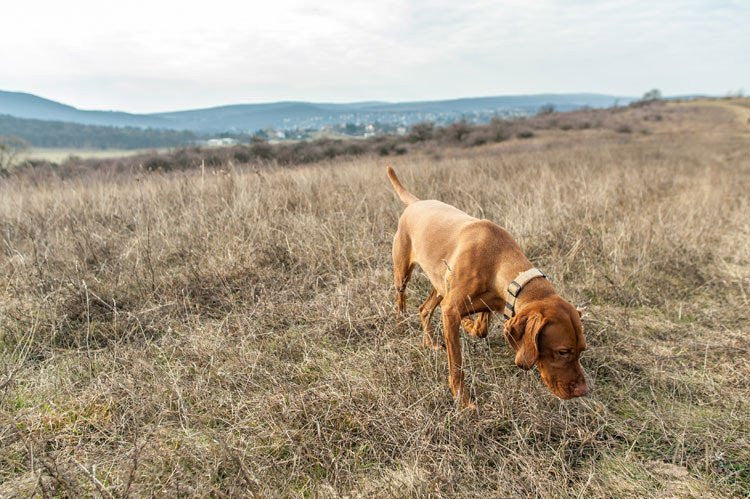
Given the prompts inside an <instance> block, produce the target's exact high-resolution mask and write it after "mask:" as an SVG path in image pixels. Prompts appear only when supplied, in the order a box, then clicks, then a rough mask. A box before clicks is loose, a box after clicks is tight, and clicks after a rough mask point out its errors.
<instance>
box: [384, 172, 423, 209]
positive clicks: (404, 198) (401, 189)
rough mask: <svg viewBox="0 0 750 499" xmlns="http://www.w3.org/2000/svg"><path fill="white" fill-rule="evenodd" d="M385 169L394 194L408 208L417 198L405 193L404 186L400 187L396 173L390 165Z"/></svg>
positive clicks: (407, 192)
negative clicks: (394, 191)
mask: <svg viewBox="0 0 750 499" xmlns="http://www.w3.org/2000/svg"><path fill="white" fill-rule="evenodd" d="M386 169H387V171H388V178H389V179H391V184H393V188H394V189H395V190H396V194H398V197H400V198H401V201H403V202H404V204H405V205H407V206H408V205H410V204H412V203H414V202H415V201H419V199H418V198H417V196H415V195H414V194H412V193H411V192H409V191H407V190H406V189H405V188H404V186H403V185H401V182H400V181H399V180H398V177H397V176H396V172H395V171H394V170H393V168H392V167H391V165H388V166H387V167H386Z"/></svg>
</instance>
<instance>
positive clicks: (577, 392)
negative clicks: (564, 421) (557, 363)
mask: <svg viewBox="0 0 750 499" xmlns="http://www.w3.org/2000/svg"><path fill="white" fill-rule="evenodd" d="M588 393H589V386H588V385H587V384H586V382H585V381H582V382H580V383H578V384H577V385H576V387H575V388H573V393H572V395H573V396H574V397H584V396H586V395H588Z"/></svg>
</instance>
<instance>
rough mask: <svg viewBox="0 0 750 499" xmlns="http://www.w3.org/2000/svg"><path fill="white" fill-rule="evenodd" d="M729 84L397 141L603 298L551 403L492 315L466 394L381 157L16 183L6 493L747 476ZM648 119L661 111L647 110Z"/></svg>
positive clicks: (0, 305)
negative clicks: (572, 385) (450, 367)
mask: <svg viewBox="0 0 750 499" xmlns="http://www.w3.org/2000/svg"><path fill="white" fill-rule="evenodd" d="M737 109H738V108H737V105H736V104H734V103H727V102H722V103H715V102H704V103H691V104H673V105H665V106H661V107H659V108H657V109H655V110H653V111H649V112H645V113H644V112H643V110H642V109H631V110H627V111H624V112H622V114H621V115H618V116H619V117H618V119H621V120H624V121H625V122H626V121H627V120H630V121H631V122H632V123H631V124H630V125H629V126H628V128H627V130H626V129H625V128H624V126H625V124H626V123H625V124H623V128H622V129H621V130H620V131H619V132H618V131H615V130H612V129H606V128H603V129H579V130H576V129H571V130H567V131H565V130H549V131H542V132H539V133H536V134H535V135H534V137H533V138H528V139H517V138H513V139H510V140H507V141H504V142H501V143H498V144H490V145H484V146H480V147H474V148H442V149H439V150H433V151H429V150H424V151H421V152H415V153H410V154H406V155H403V156H398V157H397V158H395V160H394V162H393V164H394V167H395V168H396V169H397V171H398V172H399V175H400V177H401V180H402V181H403V182H404V184H405V185H406V186H407V187H408V188H409V189H410V190H411V191H412V192H414V193H415V194H416V195H417V196H419V197H422V198H437V199H441V200H443V201H445V202H448V203H451V204H454V205H456V206H458V207H459V208H461V209H464V210H465V211H467V212H468V213H470V214H473V215H476V216H479V217H484V218H489V219H492V220H494V221H496V222H498V223H499V224H501V225H503V226H504V227H506V228H507V229H508V230H509V231H510V232H511V233H512V234H513V235H514V236H516V238H517V240H518V242H519V243H520V244H521V246H522V248H523V249H524V251H525V252H526V254H527V255H528V256H529V258H530V259H531V260H532V261H533V262H534V263H535V264H536V265H537V266H538V267H539V268H541V269H543V270H545V271H546V272H547V273H548V274H549V275H550V276H551V278H552V279H553V282H554V283H555V285H556V286H557V288H558V291H559V292H560V293H561V294H562V295H563V296H564V297H566V298H567V299H569V300H570V301H571V302H573V303H576V304H578V305H585V306H587V313H586V314H585V316H584V319H583V323H584V327H585V330H586V334H587V343H588V345H589V349H588V350H587V352H586V353H585V354H584V356H583V357H582V364H583V366H584V368H585V369H586V370H587V373H588V377H589V380H590V382H591V385H592V393H591V395H590V396H588V397H586V398H584V399H577V400H573V401H569V402H561V401H559V400H557V399H555V398H553V397H552V396H551V395H550V394H549V393H548V391H547V390H546V388H544V387H543V386H542V384H541V381H540V380H539V379H538V374H537V373H536V372H534V371H530V372H524V371H521V370H519V369H518V368H516V366H515V365H514V363H513V356H512V354H511V350H510V348H509V347H508V346H507V345H506V344H505V341H504V339H503V338H502V334H501V331H500V327H501V322H502V321H501V318H500V316H499V315H498V316H497V317H495V318H494V322H493V326H492V329H491V331H490V335H489V337H488V339H487V340H474V339H471V338H469V337H468V336H464V338H463V339H462V341H463V344H464V358H465V365H466V366H467V373H466V379H467V384H468V386H469V387H470V390H471V392H472V395H473V396H474V397H475V398H476V400H477V402H478V411H477V412H468V411H462V412H461V411H458V410H457V408H456V407H455V406H454V404H453V402H452V399H451V396H450V391H449V389H448V385H447V382H446V380H447V365H446V359H445V353H444V352H442V351H441V352H433V351H427V350H424V349H423V348H422V347H421V331H420V328H419V320H418V317H417V314H416V307H417V306H418V305H419V303H420V302H421V299H423V298H424V297H425V296H426V294H427V292H428V290H429V283H428V282H427V280H426V279H425V278H424V277H421V276H419V272H417V273H416V275H415V277H414V278H413V279H412V282H411V284H410V286H409V288H408V293H409V302H408V310H409V312H410V319H409V323H408V325H407V327H406V328H405V331H404V333H402V334H399V333H398V332H397V331H396V327H395V322H394V304H393V298H394V290H393V289H392V284H391V263H390V243H391V238H392V236H393V233H394V231H395V228H396V221H397V218H398V216H399V213H400V210H401V209H402V206H401V204H400V202H399V201H398V200H397V198H396V196H395V195H394V194H393V192H392V191H391V188H390V185H389V183H388V181H387V179H386V176H385V164H384V160H383V159H382V158H378V157H375V156H362V157H358V158H348V159H347V158H344V159H336V160H332V161H330V162H322V163H318V164H314V165H310V166H304V167H297V168H289V169H258V170H251V169H250V168H233V167H231V166H230V167H226V168H224V169H223V170H221V171H216V172H214V171H206V172H205V174H204V175H201V172H200V171H197V172H196V171H186V172H172V173H144V174H142V175H139V176H138V177H135V176H132V177H131V176H115V177H112V178H88V179H87V178H85V177H76V178H72V179H69V180H65V181H59V182H49V183H45V182H41V183H38V182H32V181H31V180H29V179H24V178H23V177H20V178H12V177H10V178H7V179H6V180H4V181H3V182H4V184H0V248H1V249H2V251H1V252H0V496H3V497H4V496H11V495H27V494H31V493H36V494H40V495H41V494H44V495H47V494H49V495H58V494H59V495H70V496H78V495H84V494H102V495H113V496H128V495H136V496H141V495H151V494H155V495H178V494H197V495H209V494H214V495H219V496H225V495H232V496H239V495H243V494H245V495H247V494H256V495H263V496H266V495H270V496H302V495H323V496H329V495H331V496H333V495H348V496H358V495H361V496H368V497H369V496H402V497H404V496H470V497H471V496H487V495H490V496H527V495H539V496H543V497H568V496H571V497H572V496H576V497H578V496H598V497H613V496H615V497H642V496H664V497H687V496H692V497H698V496H702V497H730V496H739V497H742V496H745V495H747V494H748V493H750V464H749V463H750V335H749V331H750V314H749V313H748V310H750V308H749V307H748V305H749V303H748V293H750V217H748V214H749V213H750V195H749V194H748V193H750V154H748V151H749V150H750V127H748V126H746V125H745V124H743V122H742V120H741V119H739V118H738V116H739V114H738V113H742V112H745V110H744V109H742V110H739V111H738V110H737ZM657 116H658V117H657Z"/></svg>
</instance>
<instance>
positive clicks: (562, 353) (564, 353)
mask: <svg viewBox="0 0 750 499" xmlns="http://www.w3.org/2000/svg"><path fill="white" fill-rule="evenodd" d="M571 353H573V351H572V350H570V349H565V350H558V351H557V355H559V356H560V357H567V356H569V355H570V354H571Z"/></svg>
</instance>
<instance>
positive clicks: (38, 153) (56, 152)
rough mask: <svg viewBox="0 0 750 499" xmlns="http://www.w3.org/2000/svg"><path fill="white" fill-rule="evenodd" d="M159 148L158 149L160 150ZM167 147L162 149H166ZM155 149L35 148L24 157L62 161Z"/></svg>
mask: <svg viewBox="0 0 750 499" xmlns="http://www.w3.org/2000/svg"><path fill="white" fill-rule="evenodd" d="M158 150H159V149H157V151H158ZM164 150H166V149H162V151H164ZM151 151H154V149H69V148H61V149H57V148H33V149H30V150H29V151H28V152H26V153H24V155H23V158H24V159H36V160H44V161H51V162H53V163H61V162H63V161H65V160H67V159H68V158H70V157H71V156H73V157H76V158H82V159H91V158H97V159H102V158H123V157H127V156H136V155H138V154H145V153H148V152H151Z"/></svg>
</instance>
